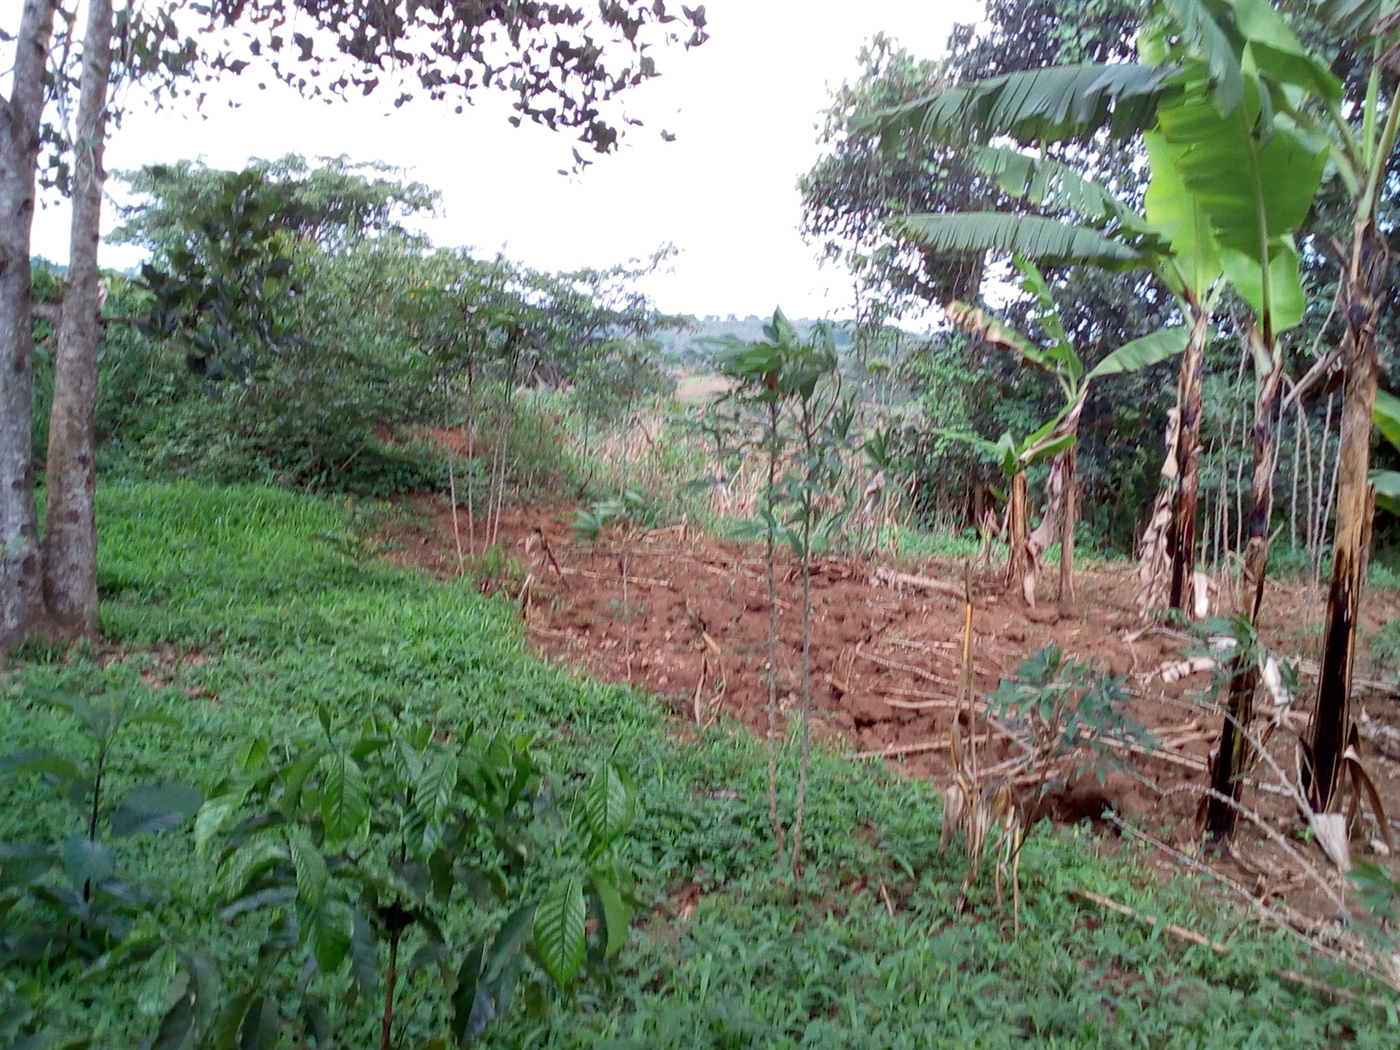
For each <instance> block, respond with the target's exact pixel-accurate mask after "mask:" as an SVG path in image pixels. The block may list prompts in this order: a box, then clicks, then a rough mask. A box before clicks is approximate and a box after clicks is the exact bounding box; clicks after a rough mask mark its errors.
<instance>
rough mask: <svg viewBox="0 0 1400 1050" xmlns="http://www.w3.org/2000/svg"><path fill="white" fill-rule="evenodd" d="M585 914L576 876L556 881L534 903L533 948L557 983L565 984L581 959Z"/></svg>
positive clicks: (585, 910) (586, 913)
mask: <svg viewBox="0 0 1400 1050" xmlns="http://www.w3.org/2000/svg"><path fill="white" fill-rule="evenodd" d="M587 918H588V909H587V906H586V905H585V903H584V900H583V884H582V883H581V882H580V881H579V880H578V879H562V880H560V881H559V882H556V883H555V884H554V885H553V886H551V887H550V888H549V889H548V890H547V891H546V892H545V895H544V897H542V898H541V899H540V902H539V904H538V905H536V907H535V921H534V934H535V951H536V952H538V953H539V957H540V962H541V963H543V964H544V968H545V970H546V971H547V972H548V973H549V975H550V976H551V977H553V978H554V980H555V981H556V982H557V983H558V984H561V985H563V984H567V983H568V982H569V979H570V978H571V977H573V975H574V973H575V972H576V971H577V970H578V968H579V965H580V964H581V963H582V962H583V953H584V947H585V935H586V927H585V923H586V921H587Z"/></svg>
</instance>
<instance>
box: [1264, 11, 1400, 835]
mask: <svg viewBox="0 0 1400 1050" xmlns="http://www.w3.org/2000/svg"><path fill="white" fill-rule="evenodd" d="M1309 6H1310V9H1311V12H1312V14H1313V15H1314V16H1315V17H1316V18H1318V19H1319V20H1320V21H1321V22H1322V23H1323V24H1325V25H1327V26H1328V27H1329V28H1331V29H1332V30H1333V31H1334V32H1336V33H1337V35H1338V36H1340V37H1341V38H1343V39H1344V40H1346V41H1347V42H1348V44H1349V45H1350V47H1351V48H1352V50H1353V52H1354V53H1355V54H1356V56H1357V58H1359V59H1362V60H1363V61H1364V60H1366V59H1368V58H1369V60H1370V69H1369V72H1368V75H1367V78H1366V81H1365V93H1364V95H1363V96H1362V97H1360V98H1352V99H1349V100H1346V99H1343V97H1342V92H1341V90H1340V88H1339V86H1338V85H1336V82H1335V81H1334V80H1332V79H1331V77H1330V73H1329V71H1328V67H1327V61H1326V59H1325V58H1324V57H1323V56H1316V55H1311V54H1308V53H1306V52H1302V53H1301V57H1300V54H1299V52H1300V51H1301V49H1297V50H1294V49H1290V48H1284V49H1278V48H1277V47H1276V46H1275V48H1274V49H1273V50H1269V49H1267V48H1265V47H1262V46H1255V47H1254V48H1253V49H1252V52H1251V58H1252V59H1253V60H1254V61H1256V62H1258V63H1259V64H1260V68H1261V70H1263V71H1266V72H1267V73H1268V75H1270V76H1272V77H1273V78H1274V79H1275V80H1276V81H1277V82H1278V83H1279V84H1280V85H1282V86H1283V90H1281V91H1278V92H1276V93H1275V99H1276V101H1277V102H1278V103H1279V104H1280V105H1281V106H1282V107H1283V108H1285V109H1286V110H1287V112H1288V113H1289V115H1290V116H1291V117H1293V118H1294V119H1295V120H1297V122H1298V124H1299V127H1300V128H1302V129H1304V130H1306V131H1307V132H1309V133H1310V134H1313V135H1316V136H1318V137H1320V138H1322V139H1323V140H1324V141H1326V142H1327V143H1328V144H1329V146H1330V160H1331V169H1332V177H1333V178H1335V179H1336V180H1337V181H1338V182H1339V183H1340V184H1341V187H1342V189H1343V190H1344V191H1345V196H1346V199H1347V201H1348V203H1349V205H1350V210H1351V220H1352V221H1351V224H1350V230H1351V239H1350V241H1349V242H1348V243H1344V244H1339V245H1337V251H1338V254H1339V256H1340V262H1341V264H1342V280H1341V284H1340V288H1339V290H1338V302H1337V306H1338V315H1339V316H1340V317H1341V318H1342V320H1343V323H1344V325H1345V329H1344V335H1343V338H1342V343H1341V346H1340V347H1338V348H1336V349H1335V350H1333V351H1332V353H1333V354H1334V355H1335V356H1336V357H1337V358H1339V359H1340V360H1341V363H1342V374H1343V377H1344V385H1343V393H1342V420H1341V448H1340V451H1339V455H1338V463H1339V470H1338V474H1337V519H1336V525H1335V530H1336V531H1335V533H1334V537H1333V544H1332V577H1331V583H1330V586H1329V590H1328V597H1327V625H1326V628H1325V629H1324V632H1323V651H1322V660H1321V665H1320V673H1319V674H1318V681H1317V702H1316V703H1315V704H1314V706H1313V716H1312V723H1311V725H1310V727H1309V733H1308V741H1307V750H1308V763H1307V766H1306V769H1305V772H1306V773H1307V775H1308V776H1309V777H1310V781H1311V782H1310V783H1309V785H1308V789H1309V795H1310V798H1311V801H1312V804H1313V806H1314V807H1315V808H1316V809H1320V810H1325V809H1329V808H1332V807H1334V806H1335V805H1336V802H1335V799H1334V794H1335V792H1334V788H1335V785H1336V783H1337V782H1338V780H1339V778H1340V776H1341V772H1342V766H1343V764H1344V755H1345V751H1346V747H1347V742H1348V740H1349V738H1350V735H1351V728H1352V720H1351V707H1350V698H1351V676H1352V666H1353V664H1354V663H1355V658H1356V638H1357V617H1358V611H1359V609H1360V603H1361V594H1362V591H1363V589H1364V588H1365V584H1366V580H1365V564H1366V551H1367V547H1368V545H1369V542H1370V533H1371V520H1372V517H1373V514H1374V510H1373V507H1372V489H1371V484H1370V483H1371V480H1372V478H1371V475H1370V463H1371V424H1372V419H1373V416H1374V415H1375V412H1376V408H1377V405H1378V403H1379V402H1380V400H1381V398H1380V397H1379V394H1378V390H1377V360H1378V358H1377V353H1376V329H1377V327H1378V321H1379V317H1380V311H1381V307H1382V305H1383V304H1384V302H1385V299H1386V292H1387V290H1388V289H1389V280H1388V276H1389V252H1388V250H1387V249H1386V245H1385V235H1384V233H1383V232H1382V230H1381V229H1380V225H1379V210H1380V201H1381V196H1382V189H1383V187H1384V185H1385V182H1386V180H1387V178H1388V177H1389V172H1390V170H1391V163H1392V154H1393V152H1394V149H1395V140H1396V134H1397V123H1400V86H1397V83H1396V80H1395V78H1394V76H1383V75H1382V70H1383V67H1386V66H1390V68H1392V69H1393V68H1394V67H1393V63H1394V59H1395V55H1396V53H1397V52H1396V49H1397V47H1400V3H1397V0H1315V2H1313V3H1311V4H1310V5H1309ZM1247 28H1251V27H1249V26H1242V29H1247ZM1300 82H1306V83H1301V84H1300ZM1303 88H1307V90H1303ZM1383 432H1384V431H1383ZM1384 484H1385V479H1384V478H1382V479H1381V480H1380V481H1379V482H1377V484H1376V489H1375V491H1376V492H1377V494H1380V493H1382V492H1383V486H1384Z"/></svg>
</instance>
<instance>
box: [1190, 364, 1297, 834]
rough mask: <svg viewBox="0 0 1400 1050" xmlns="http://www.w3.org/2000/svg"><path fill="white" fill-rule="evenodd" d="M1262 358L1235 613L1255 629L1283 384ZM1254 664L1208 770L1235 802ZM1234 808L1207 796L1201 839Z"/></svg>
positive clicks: (1240, 663)
mask: <svg viewBox="0 0 1400 1050" xmlns="http://www.w3.org/2000/svg"><path fill="white" fill-rule="evenodd" d="M1264 356H1266V358H1267V360H1268V361H1269V362H1270V365H1271V367H1270V369H1269V372H1268V374H1267V375H1264V376H1261V377H1260V380H1259V391H1258V394H1257V395H1256V399H1255V407H1254V432H1253V434H1252V439H1253V442H1252V443H1253V452H1254V473H1253V474H1252V476H1251V478H1250V484H1249V542H1248V544H1247V546H1246V547H1245V554H1244V578H1243V579H1242V580H1241V581H1240V587H1241V594H1240V615H1241V616H1242V617H1244V618H1245V619H1247V620H1248V621H1249V622H1250V624H1251V625H1252V626H1255V627H1257V626H1258V625H1259V612H1260V609H1261V608H1262V607H1263V604H1264V579H1265V576H1266V574H1267V572H1268V568H1269V522H1270V520H1271V518H1272V515H1273V506H1274V466H1275V463H1274V426H1275V423H1276V419H1277V416H1278V406H1279V393H1280V391H1281V388H1282V385H1283V368H1282V366H1281V363H1280V362H1279V361H1278V360H1277V358H1276V357H1275V356H1274V352H1273V347H1266V348H1265V351H1264ZM1258 680H1259V667H1258V663H1257V661H1255V660H1254V659H1252V658H1250V659H1248V660H1247V661H1246V660H1245V659H1244V657H1243V655H1241V656H1238V657H1236V659H1235V663H1234V669H1233V673H1232V675H1231V678H1230V695H1229V697H1228V699H1227V700H1226V705H1225V712H1226V714H1225V720H1224V724H1223V725H1222V727H1221V730H1220V750H1219V751H1218V752H1217V753H1216V756H1215V765H1214V767H1213V768H1212V770H1211V786H1212V787H1213V788H1214V789H1215V790H1216V791H1218V792H1219V793H1220V794H1221V795H1224V796H1226V797H1228V798H1230V799H1233V800H1235V801H1238V800H1239V797H1240V777H1241V775H1242V774H1243V773H1244V770H1245V765H1246V764H1247V763H1248V761H1249V742H1248V740H1247V739H1246V737H1245V735H1244V734H1245V730H1247V729H1248V728H1249V723H1250V720H1251V719H1252V718H1253V716H1254V692H1255V689H1256V687H1257V686H1258ZM1237 815H1238V814H1237V810H1236V809H1235V808H1234V807H1233V806H1231V805H1229V804H1228V803H1226V802H1223V801H1221V800H1220V799H1219V798H1211V799H1210V800H1209V802H1208V804H1207V806H1206V837H1207V839H1208V840H1209V841H1211V842H1213V843H1216V844H1217V845H1218V844H1222V843H1224V842H1225V841H1226V840H1227V839H1229V837H1230V836H1231V835H1232V834H1233V833H1234V830H1235V821H1236V817H1237Z"/></svg>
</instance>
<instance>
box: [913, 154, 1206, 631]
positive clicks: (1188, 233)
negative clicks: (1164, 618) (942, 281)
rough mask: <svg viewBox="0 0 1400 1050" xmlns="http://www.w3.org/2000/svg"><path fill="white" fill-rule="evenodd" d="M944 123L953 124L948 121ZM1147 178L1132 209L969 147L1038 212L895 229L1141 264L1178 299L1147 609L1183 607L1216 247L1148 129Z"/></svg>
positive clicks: (1041, 168)
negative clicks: (1177, 366) (1171, 397)
mask: <svg viewBox="0 0 1400 1050" xmlns="http://www.w3.org/2000/svg"><path fill="white" fill-rule="evenodd" d="M944 130H945V131H948V130H951V129H944ZM1144 138H1145V139H1146V140H1147V145H1148V155H1149V158H1150V159H1151V158H1153V157H1154V156H1155V157H1156V161H1155V162H1154V163H1152V165H1151V172H1152V178H1151V181H1150V183H1149V186H1148V190H1147V194H1146V197H1145V200H1144V210H1143V212H1142V213H1139V212H1137V211H1136V210H1134V209H1133V208H1132V207H1130V206H1129V205H1128V204H1126V203H1125V202H1123V201H1121V200H1119V199H1118V198H1117V197H1116V196H1114V194H1113V193H1111V192H1110V191H1109V190H1108V189H1107V188H1106V187H1104V186H1103V185H1101V184H1100V183H1098V182H1097V181H1095V180H1093V179H1091V178H1088V177H1086V176H1084V175H1082V174H1080V173H1079V172H1077V171H1075V170H1073V169H1072V168H1070V167H1069V166H1068V165H1066V164H1064V163H1063V162H1061V161H1058V160H1055V159H1053V158H1051V157H1048V156H1045V155H1044V153H1043V152H1042V153H1040V154H1038V155H1032V154H1030V153H1026V152H1023V151H1022V150H1020V149H1017V148H1013V147H1009V146H1004V145H998V146H988V145H980V144H972V145H969V146H967V147H966V150H967V153H968V157H969V159H970V160H971V161H972V162H973V164H974V165H975V166H976V167H977V168H979V169H980V170H981V171H982V172H983V173H984V174H985V175H986V176H987V177H988V178H991V179H993V180H995V182H996V183H997V185H998V187H999V188H1000V189H1001V190H1002V191H1003V192H1005V193H1007V194H1009V195H1010V196H1012V197H1013V198H1016V199H1018V200H1021V201H1024V202H1025V203H1027V204H1029V205H1031V206H1033V207H1035V208H1037V209H1038V211H1040V212H1046V213H1049V214H1044V215H1042V214H1020V213H1006V212H965V213H945V214H925V215H906V216H903V217H901V218H900V219H897V220H895V222H894V223H893V224H892V226H893V228H894V229H895V231H896V232H897V233H898V234H900V235H901V236H903V237H905V238H907V239H909V240H911V241H913V242H915V243H917V244H920V245H922V246H924V247H925V248H929V249H931V250H933V251H936V252H940V253H943V252H953V253H958V252H967V251H978V252H987V251H997V252H1002V253H1012V252H1014V253H1018V254H1020V255H1022V256H1025V257H1027V258H1033V259H1035V260H1037V261H1039V262H1041V263H1044V264H1058V265H1067V264H1069V265H1089V266H1094V267H1096V268H1099V269H1103V270H1108V271H1111V272H1119V271H1126V270H1134V269H1139V270H1146V271H1147V272H1149V273H1152V274H1153V275H1154V276H1155V277H1156V278H1157V279H1158V281H1159V282H1160V283H1161V284H1162V285H1163V286H1164V287H1165V288H1167V289H1168V290H1169V291H1170V292H1171V293H1172V294H1173V295H1174V296H1175V297H1176V300H1177V303H1178V306H1179V309H1180V311H1181V315H1182V318H1183V321H1184V324H1183V327H1182V328H1181V329H1180V330H1179V331H1178V332H1177V333H1176V334H1173V335H1172V336H1170V337H1169V338H1170V339H1171V340H1174V341H1176V342H1178V343H1179V345H1178V349H1183V350H1184V353H1183V356H1182V363H1181V370H1180V376H1179V379H1178V384H1177V405H1176V408H1175V410H1174V411H1173V412H1172V413H1171V416H1170V419H1171V426H1170V428H1169V430H1168V434H1167V452H1166V455H1165V457H1164V461H1163V466H1162V477H1163V484H1162V487H1161V490H1160V492H1159V495H1158V498H1157V501H1156V504H1155V505H1154V508H1153V512H1152V514H1151V515H1150V517H1149V525H1148V528H1147V529H1146V531H1145V532H1144V534H1143V539H1142V544H1141V548H1140V550H1141V559H1140V569H1139V583H1138V602H1139V605H1140V606H1141V607H1143V608H1144V609H1146V608H1152V607H1159V606H1169V607H1171V608H1178V609H1179V608H1188V609H1189V608H1190V607H1191V606H1192V604H1193V602H1192V593H1191V585H1192V581H1193V579H1194V571H1193V570H1194V556H1195V546H1196V545H1195V534H1196V516H1197V515H1196V510H1197V492H1198V489H1199V483H1198V478H1199V462H1200V425H1201V380H1202V376H1203V368H1202V364H1203V361H1204V351H1205V344H1206V341H1207V340H1208V338H1209V336H1210V316H1211V312H1212V310H1213V308H1214V304H1215V300H1216V297H1217V296H1218V294H1219V291H1220V278H1221V276H1222V270H1221V265H1220V258H1219V251H1218V249H1217V248H1216V246H1215V243H1214V238H1213V237H1212V235H1211V233H1210V227H1209V223H1208V222H1207V220H1206V218H1205V215H1204V212H1203V211H1202V210H1201V208H1200V206H1199V203H1198V202H1197V201H1196V200H1195V198H1193V197H1192V196H1191V195H1190V194H1187V193H1185V192H1184V190H1183V188H1182V187H1181V185H1180V179H1179V177H1177V176H1176V175H1175V172H1174V171H1173V170H1172V169H1171V168H1170V165H1169V164H1168V165H1166V166H1165V167H1164V162H1165V161H1166V160H1167V159H1168V158H1167V157H1165V156H1164V151H1163V150H1162V148H1161V144H1160V141H1159V139H1160V136H1154V134H1153V133H1151V132H1149V133H1147V134H1146V135H1145V136H1144Z"/></svg>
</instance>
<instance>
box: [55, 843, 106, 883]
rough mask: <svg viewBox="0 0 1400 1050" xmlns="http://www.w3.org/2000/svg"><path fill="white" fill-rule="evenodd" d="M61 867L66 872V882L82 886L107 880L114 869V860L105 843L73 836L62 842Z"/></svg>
mask: <svg viewBox="0 0 1400 1050" xmlns="http://www.w3.org/2000/svg"><path fill="white" fill-rule="evenodd" d="M63 866H64V868H65V869H66V870H67V872H68V881H69V882H71V883H72V884H73V885H74V886H82V885H83V884H85V883H88V882H92V883H98V882H101V881H102V880H103V879H106V878H109V877H110V876H111V874H112V872H113V871H114V870H115V869H116V858H114V857H113V856H112V851H111V849H109V848H108V847H107V845H106V844H105V843H102V842H94V841H93V840H92V839H89V838H86V837H85V836H82V835H74V836H73V837H72V838H67V839H64V840H63Z"/></svg>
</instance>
